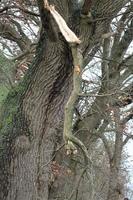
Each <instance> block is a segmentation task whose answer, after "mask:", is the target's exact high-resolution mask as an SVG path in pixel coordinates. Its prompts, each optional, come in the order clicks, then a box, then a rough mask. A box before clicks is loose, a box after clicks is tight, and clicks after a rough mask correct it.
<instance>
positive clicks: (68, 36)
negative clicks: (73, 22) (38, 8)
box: [44, 0, 81, 44]
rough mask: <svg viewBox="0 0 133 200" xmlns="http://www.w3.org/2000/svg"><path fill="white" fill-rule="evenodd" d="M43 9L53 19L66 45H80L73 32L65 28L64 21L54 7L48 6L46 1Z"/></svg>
mask: <svg viewBox="0 0 133 200" xmlns="http://www.w3.org/2000/svg"><path fill="white" fill-rule="evenodd" d="M44 8H45V9H47V10H49V11H50V13H51V15H52V16H53V18H54V19H55V21H56V23H57V25H58V27H59V29H60V31H61V33H62V35H63V36H64V38H65V39H66V41H67V42H68V43H72V44H80V43H81V41H80V39H79V38H78V37H77V36H76V35H75V33H74V32H73V31H71V29H70V28H69V27H68V26H67V24H66V22H65V20H64V19H63V17H62V16H61V15H60V14H59V13H58V12H57V11H56V10H55V7H54V6H52V5H49V3H48V1H47V0H45V1H44Z"/></svg>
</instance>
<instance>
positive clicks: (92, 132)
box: [0, 0, 133, 200]
mask: <svg viewBox="0 0 133 200" xmlns="http://www.w3.org/2000/svg"><path fill="white" fill-rule="evenodd" d="M49 2H50V5H49ZM49 2H47V1H43V0H37V5H36V2H35V1H18V2H17V1H16V2H15V3H11V4H8V5H5V4H4V1H2V8H1V10H0V13H1V15H3V16H4V17H5V16H6V17H7V18H6V20H7V21H8V23H9V21H10V22H11V24H8V25H7V23H5V24H4V23H3V22H2V21H1V22H0V30H2V31H1V33H0V35H1V36H2V37H3V38H5V39H8V40H10V41H13V42H15V43H17V45H18V46H19V49H18V52H19V53H20V52H21V55H20V56H19V57H17V58H16V60H19V59H20V58H21V59H23V58H24V59H25V58H26V59H28V61H29V62H31V60H32V64H31V65H30V66H29V69H28V72H27V73H26V75H25V77H24V80H23V81H22V82H21V83H20V84H18V85H16V87H15V88H13V90H11V92H10V93H9V95H8V97H7V99H6V100H5V102H4V106H3V112H2V116H1V118H2V121H3V123H2V125H1V138H2V143H1V152H0V153H1V162H0V168H1V170H0V173H1V174H0V197H1V199H3V200H4V199H5V200H9V199H10V200H14V199H16V200H18V199H20V200H23V199H25V200H31V199H32V200H35V199H39V200H42V199H46V200H47V199H51V200H52V199H55V198H56V199H59V198H62V199H64V198H65V199H75V198H77V199H80V198H83V199H88V195H89V196H90V199H94V198H95V199H97V196H95V197H94V195H95V190H94V187H93V183H94V180H95V179H96V177H95V173H94V168H93V162H92V161H91V160H90V156H89V154H91V152H90V151H89V148H90V146H91V144H92V141H93V143H94V142H96V141H97V140H98V138H101V140H102V142H103V144H104V147H105V150H106V153H107V156H108V164H109V169H110V177H109V183H108V189H107V191H108V192H107V194H106V195H105V199H108V200H117V199H118V198H119V196H120V194H121V190H122V189H121V187H119V182H118V180H119V172H120V165H121V156H122V150H123V146H124V145H125V144H126V143H127V141H128V140H129V139H130V138H132V135H131V134H128V135H126V136H124V134H125V133H124V129H125V124H126V123H127V122H129V121H130V120H131V119H132V110H131V108H130V110H128V112H124V115H126V116H124V115H122V110H121V108H122V107H123V106H126V105H128V104H131V101H132V95H131V92H132V83H131V81H130V78H131V74H132V60H133V56H132V54H130V55H128V56H125V55H126V52H127V50H128V48H129V46H130V44H131V41H132V36H133V32H132V31H133V26H132V25H133V21H132V13H131V10H132V2H131V1H126V0H125V1H123V0H115V1H113V3H112V1H109V0H103V1H89V0H85V1H83V2H81V3H79V2H78V1H76V0H70V1H67V0H62V1H57V0H55V1H49ZM20 3H21V4H20ZM51 4H53V5H54V6H55V8H54V7H53V6H51ZM37 8H38V9H39V14H38V13H37V12H36V11H37ZM122 8H124V9H123V10H122V11H121V9H122ZM18 10H19V13H20V14H19V15H16V16H14V13H17V12H18ZM120 11H121V12H120ZM21 12H22V13H21ZM26 14H28V16H30V17H29V18H30V19H26V23H27V22H28V20H30V22H32V23H34V24H39V20H38V17H40V18H41V30H40V37H39V41H38V40H37V39H38V38H37V39H36V43H37V49H36V53H35V57H34V52H35V46H36V44H35V45H33V44H34V42H33V40H30V39H29V37H28V36H27V35H26V33H25V32H24V31H23V29H22V26H21V21H23V19H25V16H26ZM10 15H11V17H10ZM16 17H18V18H19V17H20V19H19V20H20V21H19V20H18V22H17V21H16V20H15V18H16ZM22 17H23V18H22ZM114 18H116V19H117V20H115V21H112V20H113V19H114ZM63 19H64V20H65V21H62V20H63ZM7 21H6V22H7ZM65 22H66V23H67V24H65ZM111 23H112V24H113V27H111ZM67 25H68V26H69V28H68V26H67ZM115 25H117V26H116V27H115V28H114V26H115ZM111 28H112V30H111ZM3 41H5V40H2V42H3ZM10 52H11V54H12V55H13V56H14V52H13V51H12V49H11V50H10ZM15 56H16V55H15ZM94 57H99V59H101V58H102V59H101V61H102V62H101V65H100V67H101V77H100V78H99V85H98V86H97V87H96V84H95V83H94V84H93V86H95V87H93V90H92V87H91V85H90V84H91V82H89V81H87V80H84V79H83V80H81V73H82V71H83V70H84V69H86V66H88V65H89V63H91V60H92V59H93V58H94ZM81 65H82V68H81ZM73 69H74V70H73ZM94 69H95V68H94ZM73 71H74V72H73ZM73 79H74V82H73ZM124 81H126V82H127V83H128V84H127V85H126V84H125V82H124ZM85 85H87V91H86V90H85ZM80 86H83V89H82V90H80ZM75 88H76V91H75ZM88 89H89V91H88ZM90 90H92V93H91V92H90ZM77 91H78V93H77ZM91 97H94V98H93V100H91ZM88 102H90V103H91V104H90V105H88ZM86 104H87V105H88V106H87V105H86ZM82 106H84V107H86V108H87V109H86V110H85V111H84V109H83V110H82V109H81V107H82ZM64 109H65V118H64ZM120 115H121V116H122V118H121V117H120ZM74 116H75V119H74V120H73V118H74ZM63 119H65V120H63ZM63 121H65V122H64V133H65V137H64V138H65V142H66V143H67V148H69V149H67V153H72V155H71V156H69V157H67V156H66V153H65V152H64V148H61V147H62V144H63V143H64V142H63V137H62V136H63V128H62V124H63ZM73 124H74V125H73ZM111 129H113V133H114V144H113V146H111V145H110V144H109V142H108V135H107V131H111ZM66 130H67V131H66ZM68 130H69V132H68ZM65 131H66V132H65ZM72 132H74V134H73V133H72ZM66 133H67V134H68V135H67V134H66ZM75 134H76V135H75ZM124 137H125V138H124ZM81 141H82V142H83V143H82V142H81ZM77 148H78V149H77ZM87 148H88V149H87ZM59 150H60V151H59ZM77 150H78V152H80V154H79V158H78V156H77V155H73V153H76V152H77ZM82 153H83V155H84V157H83V155H82ZM85 174H86V176H85ZM93 179H94V180H93ZM88 180H89V184H88ZM74 182H75V184H73V183H74ZM81 183H82V184H81ZM73 185H75V186H73ZM69 194H70V195H69Z"/></svg>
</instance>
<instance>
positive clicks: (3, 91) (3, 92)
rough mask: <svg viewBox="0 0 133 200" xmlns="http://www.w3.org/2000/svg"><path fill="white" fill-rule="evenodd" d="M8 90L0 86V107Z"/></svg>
mask: <svg viewBox="0 0 133 200" xmlns="http://www.w3.org/2000/svg"><path fill="white" fill-rule="evenodd" d="M8 92H9V90H8V89H7V87H5V86H4V85H3V86H2V85H0V106H1V104H2V102H3V100H4V99H5V98H6V96H7V94H8Z"/></svg>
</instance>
